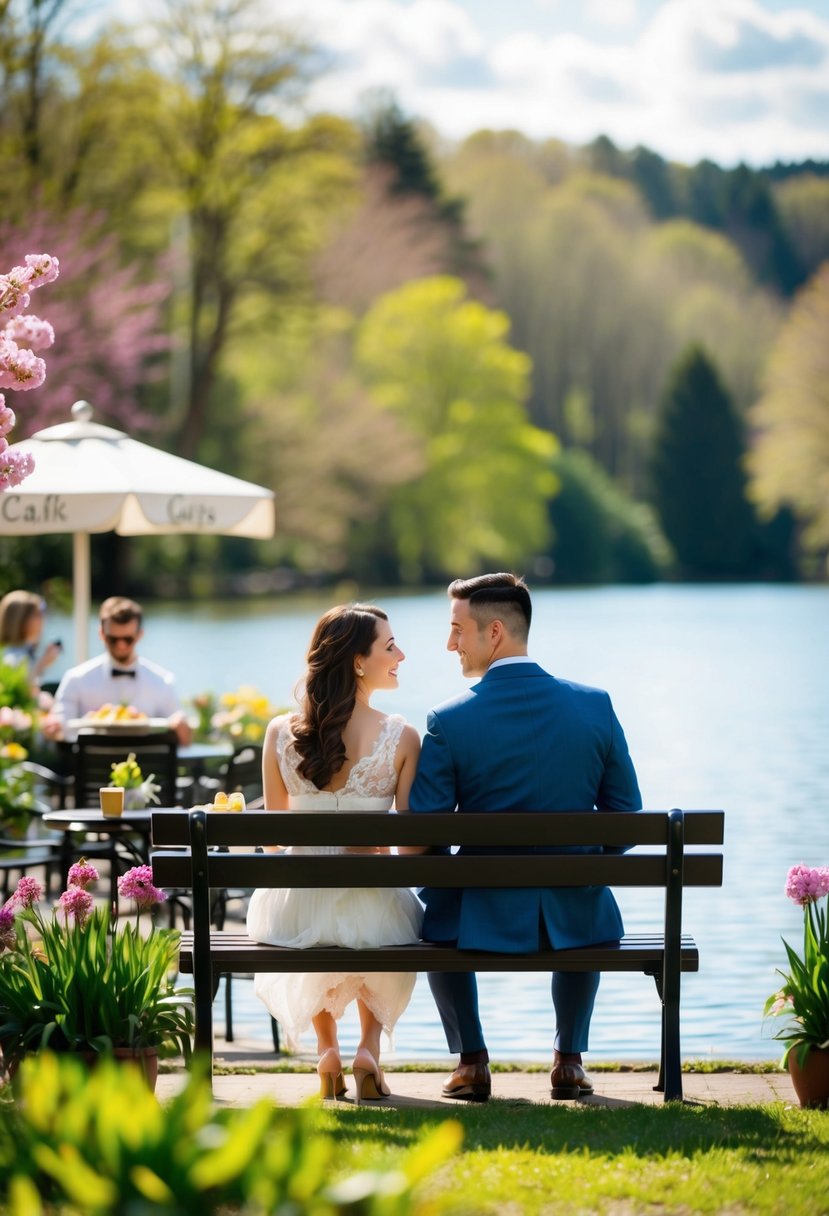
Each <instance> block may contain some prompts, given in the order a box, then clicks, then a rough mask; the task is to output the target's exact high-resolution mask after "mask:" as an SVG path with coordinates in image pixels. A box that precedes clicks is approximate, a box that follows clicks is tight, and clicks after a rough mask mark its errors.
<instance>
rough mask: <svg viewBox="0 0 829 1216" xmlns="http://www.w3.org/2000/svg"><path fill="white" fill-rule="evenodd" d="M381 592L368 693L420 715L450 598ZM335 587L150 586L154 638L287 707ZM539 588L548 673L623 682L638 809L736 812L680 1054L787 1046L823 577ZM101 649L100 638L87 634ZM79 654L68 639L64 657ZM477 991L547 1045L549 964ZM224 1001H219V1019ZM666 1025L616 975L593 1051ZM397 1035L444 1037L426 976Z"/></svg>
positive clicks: (652, 1051) (648, 1053)
mask: <svg viewBox="0 0 829 1216" xmlns="http://www.w3.org/2000/svg"><path fill="white" fill-rule="evenodd" d="M348 594H349V593H346V595H344V596H342V597H341V598H347V595H348ZM376 599H377V601H378V602H380V603H381V604H382V606H383V607H384V608H386V610H387V611H388V612H389V616H390V619H391V624H392V628H393V630H394V633H395V636H396V637H397V639H398V641H399V643H400V645H401V646H402V648H403V650H404V651H405V652H406V654H407V660H406V662H405V663H404V664H403V666H402V669H401V678H400V689H399V691H398V692H396V693H391V694H385V695H384V697H383V698H380V697H378V698H377V700H376V702H375V703H376V704H377V706H378V708H381V709H386V710H389V711H396V712H400V713H403V714H405V715H406V717H407V718H408V719H409V720H410V721H411V722H413V723H414V724H415V725H416V726H417V727H418V729H419V730H422V729H423V727H424V725H425V718H426V712H427V710H428V709H429V708H430V707H431V706H432V705H434V704H436V703H437V702H439V701H441V700H443V699H445V698H446V697H448V696H451V695H453V694H454V693H456V692H457V691H459V690H460V689H461V688H463V687H465V684H466V682H465V681H464V680H463V678H462V677H461V676H460V673H459V669H458V662H457V659H456V658H455V656H453V655H450V654H448V653H447V652H446V650H445V648H444V647H445V641H446V633H447V628H446V622H447V618H448V605H447V600H446V596H445V594H443V593H442V592H431V593H428V594H424V595H405V596H391V595H382V596H377V597H376ZM333 602H335V597H332V596H328V597H326V598H325V599H324V600H323V599H316V600H314V599H307V600H299V599H291V600H282V601H275V602H262V601H256V602H251V603H250V604H233V605H231V606H227V605H221V606H218V605H199V604H192V605H190V604H188V605H186V606H183V605H167V604H154V605H151V606H148V617H147V620H146V622H145V637H144V640H143V643H142V652H143V653H144V654H146V655H147V656H148V657H151V658H153V659H155V660H156V661H158V662H160V663H162V664H163V665H165V666H167V667H169V668H171V669H172V670H173V671H175V673H176V675H177V679H178V683H179V689H180V691H181V693H182V695H183V696H191V695H193V694H194V693H197V692H200V691H205V690H208V689H210V690H213V691H216V692H222V691H227V690H231V689H235V688H236V687H238V686H239V685H240V684H243V683H249V684H253V685H255V686H256V687H257V688H259V689H260V690H261V691H262V692H264V693H266V694H267V695H268V696H269V697H270V698H271V699H272V700H273V701H274V702H276V703H278V704H283V705H290V704H292V690H293V687H294V685H295V683H296V681H297V680H298V678H299V677H300V676H301V674H302V669H303V657H304V653H305V648H306V646H307V643H308V638H309V636H310V632H311V628H312V626H313V624H314V622H315V621H316V619H317V617H318V616H319V614H320V612H321V611H322V610H323V609H325V608H326V607H328V606H330V604H331V603H333ZM534 606H535V607H534V623H533V629H532V634H531V646H530V653H531V655H532V656H533V658H535V659H536V660H537V661H538V662H540V663H541V664H542V665H543V666H544V667H546V668H547V670H548V671H551V672H552V673H553V674H555V675H558V676H562V677H565V678H568V679H573V680H577V681H579V682H581V683H586V684H595V685H598V686H600V687H603V688H606V689H607V690H608V691H609V692H610V694H611V696H612V698H613V703H614V706H615V708H616V711H617V713H618V715H619V718H620V720H621V722H622V724H623V726H624V729H625V733H626V735H627V738H628V743H629V745H630V750H631V754H632V756H633V759H634V762H635V764H636V768H637V772H638V775H639V780H640V785H641V788H642V796H643V799H644V804H645V807H646V808H648V809H653V810H659V809H666V808H669V807H673V806H680V807H683V808H686V809H709V808H722V809H724V810H725V812H726V846H725V879H724V885H723V887H722V889H721V890H705V891H697V892H695V891H693V890H691V891H689V892H688V893H687V894H686V897H685V908H684V926H685V930H686V932H689V933H692V934H693V935H694V937H695V938H696V940H697V942H698V944H699V947H700V956H701V969H700V971H699V973H697V974H691V975H687V976H684V977H683V996H682V1050H683V1056H684V1057H685V1058H688V1059H699V1058H704V1057H712V1058H721V1059H722V1058H730V1059H734V1058H741V1059H770V1058H776V1057H777V1056H779V1054H780V1045H779V1044H778V1043H777V1042H775V1041H774V1040H773V1038H772V1032H773V1029H774V1027H773V1026H771V1025H769V1024H768V1023H764V1021H763V1018H762V1008H763V1002H764V1000H765V998H766V996H767V995H768V993H769V992H771V991H773V990H774V988H775V987H776V986H777V977H776V976H775V968H776V967H778V966H782V965H783V963H784V958H785V955H784V950H783V947H782V944H781V940H780V938H781V935H785V936H786V937H787V938H788V939H789V940H790V941H791V942H792V943H793V944H795V945H796V944H798V942H799V940H800V934H801V923H802V922H801V913H800V909H799V908H797V907H796V906H795V905H794V904H792V903H791V901H789V900H787V899H786V897H785V895H784V892H783V884H784V881H785V877H786V872H787V870H788V868H789V866H791V865H793V864H795V863H796V862H800V861H802V862H805V863H806V864H809V865H827V864H829V746H828V745H827V728H828V727H829V628H828V626H829V588H827V587H777V586H765V585H753V586H739V587H733V586H723V587H690V586H654V587H645V588H618V587H610V588H598V589H595V590H556V591H541V592H536V593H535V595H534ZM52 625H55V626H56V628H54V629H53V628H52V627H51V626H52ZM53 633H62V635H63V637H64V638H65V639H66V641H67V642H69V641H70V639H71V637H72V630H71V626H70V623H69V622H68V621H67V620H65V619H60V618H58V619H57V620H56V621H53V622H52V623H51V625H50V628H49V635H50V636H51V635H52V634H53ZM91 647H92V649H91V652H90V653H95V652H96V649H97V643H96V642H95V640H94V638H93V639H91ZM70 650H71V647H70ZM71 661H72V658H71V653H70V654H68V655H67V659H66V662H65V663H64V666H65V665H66V664H67V663H70V662H71ZM49 674H50V676H52V675H53V673H52V671H50V673H49ZM59 674H60V670H59V669H58V670H56V671H55V673H54V676H53V678H56V677H57V676H58V675H59ZM617 898H618V899H619V903H620V905H621V907H622V911H623V913H624V917H625V923H626V927H627V928H628V929H629V930H633V931H635V930H636V929H644V928H650V927H654V926H656V925H659V924H661V917H662V907H661V898H660V895H659V894H658V893H656V892H649V891H638V890H625V891H620V892H618V893H617ZM480 991H481V1005H482V1013H483V1021H484V1027H485V1031H486V1034H487V1040H488V1045H489V1048H490V1052H491V1054H492V1055H493V1057H494V1058H496V1059H512V1060H518V1059H544V1058H547V1057H548V1056H549V1055H550V1052H551V1044H552V1034H553V1023H552V1009H551V1004H550V997H549V980H548V978H547V977H545V976H543V975H527V976H509V975H503V976H501V975H482V976H481V977H480ZM233 1004H234V1017H235V1020H236V1030H237V1035H244V1036H245V1037H255V1038H259V1039H262V1041H263V1043H265V1042H266V1041H267V1039H268V1034H269V1030H268V1022H267V1018H266V1015H265V1013H264V1011H263V1009H262V1008H261V1007H260V1006H259V1005H258V1003H257V1002H256V999H255V997H254V996H253V994H252V985H251V984H250V983H249V982H245V981H244V980H241V979H240V980H237V981H236V982H235V984H234V1002H233ZM222 1008H223V1007H222V1005H221V1003H220V1002H219V1003H217V1018H218V1020H219V1022H220V1021H221V1009H222ZM659 1038H660V1031H659V1005H658V1001H657V997H656V990H655V987H654V985H653V984H652V983H651V982H650V981H649V980H647V979H645V978H644V977H642V976H636V975H631V976H604V977H603V979H602V984H601V988H600V990H599V996H598V1001H597V1005H596V1012H595V1015H594V1019H593V1026H592V1034H591V1055H592V1058H593V1059H616V1060H624V1059H648V1060H653V1059H655V1058H657V1056H658V1051H659ZM355 1040H356V1018H350V1017H349V1016H348V1015H347V1017H346V1020H345V1021H344V1024H343V1035H342V1042H343V1047H344V1049H345V1050H346V1051H348V1050H349V1049H350V1048H351V1047H352V1046H353V1044H354V1042H355ZM395 1051H396V1055H397V1057H398V1058H400V1059H428V1058H445V1057H446V1055H447V1052H446V1047H445V1043H444V1040H443V1035H442V1032H441V1029H440V1026H439V1023H438V1021H437V1017H436V1014H435V1011H434V1007H433V1005H432V1001H431V996H430V993H429V989H428V986H427V984H426V982H425V979H424V978H423V977H420V978H419V979H418V983H417V986H416V989H415V995H414V998H413V1000H412V1004H411V1005H410V1007H409V1009H408V1010H407V1011H406V1013H405V1015H404V1016H403V1019H402V1020H401V1022H400V1024H399V1025H398V1028H397V1032H396V1035H395Z"/></svg>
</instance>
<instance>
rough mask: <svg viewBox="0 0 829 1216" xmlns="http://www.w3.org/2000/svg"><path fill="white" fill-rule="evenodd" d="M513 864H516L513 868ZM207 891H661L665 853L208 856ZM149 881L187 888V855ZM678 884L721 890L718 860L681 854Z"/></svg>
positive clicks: (158, 866)
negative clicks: (608, 888) (596, 887)
mask: <svg viewBox="0 0 829 1216" xmlns="http://www.w3.org/2000/svg"><path fill="white" fill-rule="evenodd" d="M513 861H514V863H515V864H512V863H513ZM208 864H209V868H210V885H211V886H213V887H246V888H253V887H492V888H504V887H507V888H510V887H552V886H555V887H584V886H591V885H599V886H614V887H664V886H665V874H666V860H665V857H664V855H663V856H646V855H643V854H633V853H626V854H623V855H618V856H608V857H604V856H595V855H587V856H585V855H581V856H574V855H572V854H568V855H561V854H558V855H538V854H523V855H521V856H515V857H512V856H510V857H506V858H505V857H504V856H503V855H497V856H487V857H458V856H454V855H453V856H445V857H431V856H427V855H425V854H423V855H420V856H410V857H396V856H389V855H384V856H378V855H376V854H374V855H365V856H360V855H355V854H353V853H352V854H342V855H340V856H334V857H323V856H313V855H311V856H303V855H298V856H295V855H292V854H287V855H284V854H273V853H253V854H251V853H242V854H239V853H211V854H210V855H209V860H208ZM152 866H153V874H154V878H155V882H156V883H159V884H160V885H161V886H163V887H189V885H190V881H191V874H190V862H189V858H188V857H187V856H186V855H184V854H180V853H170V852H161V851H156V852H154V853H153V854H152ZM682 881H683V885H684V886H721V885H722V855H721V854H719V853H716V854H706V853H694V854H687V855H686V857H685V861H684V866H683V876H682Z"/></svg>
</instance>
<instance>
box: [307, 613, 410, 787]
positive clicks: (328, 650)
mask: <svg viewBox="0 0 829 1216" xmlns="http://www.w3.org/2000/svg"><path fill="white" fill-rule="evenodd" d="M378 619H379V620H381V621H387V620H388V619H389V618H388V617H387V616H386V614H385V612H383V611H382V609H380V608H375V607H374V606H373V605H372V604H338V605H337V607H336V608H331V609H329V611H328V612H326V613H325V615H324V616H322V617H320V619H319V621H318V622H317V627H316V629H315V630H314V634H313V637H312V638H311V644H310V646H309V648H308V656H307V660H306V661H307V664H308V669H307V671H306V673H305V698H304V704H303V710H302V714H301V717H300V719H299V721H298V722H297V723H296V724H295V725H294V727H293V736H294V740H295V746H296V750H297V752H298V753H299V757H300V764H299V771H300V773H301V774H302V776H303V777H304V778H305V779H306V781H311V782H313V784H314V785H315V786H316V787H317V789H318V790H321V789H324V788H325V786H326V785H328V783H329V781H330V780H331V778H332V777H333V776H334V774H335V773H338V772H339V771H340V769H341V768H342V766H343V765H344V764H345V761H346V754H345V744H344V743H343V730H344V729H345V726H346V723H347V722H348V720H349V718H350V717H351V715H352V713H353V711H354V703H355V701H356V699H357V677H356V675H355V673H354V660H355V659H356V658H357V656H358V655H367V654H368V652H369V651H370V650H371V647H372V645H373V643H374V641H375V639H376V637H377V621H378Z"/></svg>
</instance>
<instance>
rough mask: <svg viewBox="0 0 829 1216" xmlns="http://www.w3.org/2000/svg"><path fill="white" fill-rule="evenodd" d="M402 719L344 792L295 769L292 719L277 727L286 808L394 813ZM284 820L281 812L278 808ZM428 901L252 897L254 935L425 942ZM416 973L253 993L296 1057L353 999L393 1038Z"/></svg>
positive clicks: (398, 892)
mask: <svg viewBox="0 0 829 1216" xmlns="http://www.w3.org/2000/svg"><path fill="white" fill-rule="evenodd" d="M404 725H405V719H403V718H402V717H400V715H399V714H393V715H390V716H389V717H387V718H386V719H385V720H384V722H383V724H382V727H381V730H380V735H379V737H378V739H377V742H376V743H375V745H374V748H373V750H372V752H371V753H370V755H368V756H364V757H362V758H361V759H360V760H358V761H357V763H356V764H355V765H354V767H353V768H352V770H351V772H350V774H349V777H348V781H347V782H346V784H345V786H343V788H342V789H341V790H338V791H337V792H336V793H330V792H328V791H326V790H318V789H317V788H316V786H314V785H313V784H312V783H311V782H309V781H307V780H306V779H305V778H304V777H302V776H301V775H300V774H299V772H298V771H297V765H298V763H299V756H298V755H297V753H296V750H295V748H294V745H293V736H292V734H291V729H290V720H286V721H285V723H284V724H283V725H282V727H281V728H280V730H279V733H278V735H277V741H276V753H277V760H278V762H279V768H280V772H281V773H282V777H283V780H284V781H285V787H286V789H287V791H288V796H289V809H290V810H292V811H307V813H308V814H311V815H312V814H314V812H320V811H327V812H330V811H338V810H341V811H388V810H390V809H391V806H392V802H393V800H394V790H395V786H396V783H397V776H396V773H395V770H394V757H395V753H396V751H397V747H398V744H399V742H400V735H401V733H402V730H403V727H404ZM276 813H277V814H278V812H276ZM344 851H345V850H344V849H341V848H335V847H313V848H312V847H306V846H294V847H292V848H291V850H290V852H291V853H314V854H329V855H330V854H336V853H342V852H344ZM422 922H423V905H422V904H421V902H420V900H419V899H418V898H417V896H416V895H415V894H414V892H413V891H411V890H410V889H409V888H408V887H402V888H383V887H337V888H323V889H312V890H307V889H304V888H292V887H291V888H276V889H262V890H257V891H254V893H253V895H252V896H251V901H250V906H249V908H248V917H247V928H248V933H249V935H250V936H251V937H252V938H253V939H254V940H255V941H260V942H268V943H270V944H272V945H276V946H290V947H292V948H294V949H298V950H302V949H305V948H307V947H308V946H323V945H325V946H345V947H348V948H351V949H356V948H359V947H361V946H368V947H371V946H398V945H406V944H407V943H409V942H415V941H417V940H418V938H419V937H420V928H421V924H422ZM415 979H416V975H415V974H414V973H410V974H404V975H401V974H394V973H378V972H351V973H348V974H343V973H339V972H333V973H319V972H309V973H302V974H296V975H294V974H290V973H285V974H270V973H268V974H257V975H256V977H255V981H254V991H255V992H256V995H257V996H258V997H259V999H260V1000H261V1001H263V1002H264V1004H265V1006H266V1007H267V1009H268V1011H269V1012H270V1013H271V1014H272V1016H273V1017H275V1018H276V1020H277V1022H279V1024H280V1026H281V1027H282V1029H283V1031H284V1032H285V1039H286V1042H287V1044H288V1047H289V1048H290V1049H291V1050H292V1051H296V1050H297V1049H298V1047H299V1040H300V1036H301V1035H302V1034H303V1032H305V1031H307V1030H308V1028H309V1027H310V1025H311V1019H312V1018H313V1017H314V1016H315V1015H316V1014H318V1013H321V1012H322V1011H323V1010H327V1011H328V1012H329V1013H331V1014H332V1015H333V1016H334V1017H335V1018H339V1017H341V1015H342V1013H343V1011H344V1010H345V1008H346V1006H347V1005H349V1004H350V1002H351V1001H353V1000H354V999H355V998H356V997H360V999H361V1000H363V1001H364V1002H365V1004H366V1005H367V1006H368V1008H369V1009H370V1010H371V1012H372V1013H373V1014H374V1016H375V1017H376V1018H377V1020H378V1022H380V1023H381V1025H382V1026H383V1028H384V1029H385V1030H386V1031H387V1032H388V1033H389V1034H391V1032H392V1030H393V1028H394V1026H395V1023H396V1022H397V1020H398V1018H399V1017H400V1015H401V1014H402V1012H403V1010H404V1009H405V1008H406V1006H407V1005H408V1003H409V1000H410V998H411V995H412V989H413V988H414V983H415Z"/></svg>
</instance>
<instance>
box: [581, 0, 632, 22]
mask: <svg viewBox="0 0 829 1216" xmlns="http://www.w3.org/2000/svg"><path fill="white" fill-rule="evenodd" d="M585 8H586V9H587V15H588V17H589V18H590V20H591V21H592V22H593V23H594V24H595V25H604V26H608V27H609V28H613V29H624V28H625V26H631V25H635V24H636V22H637V21H638V20H639V4H638V2H637V0H587V3H586V5H585Z"/></svg>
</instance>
